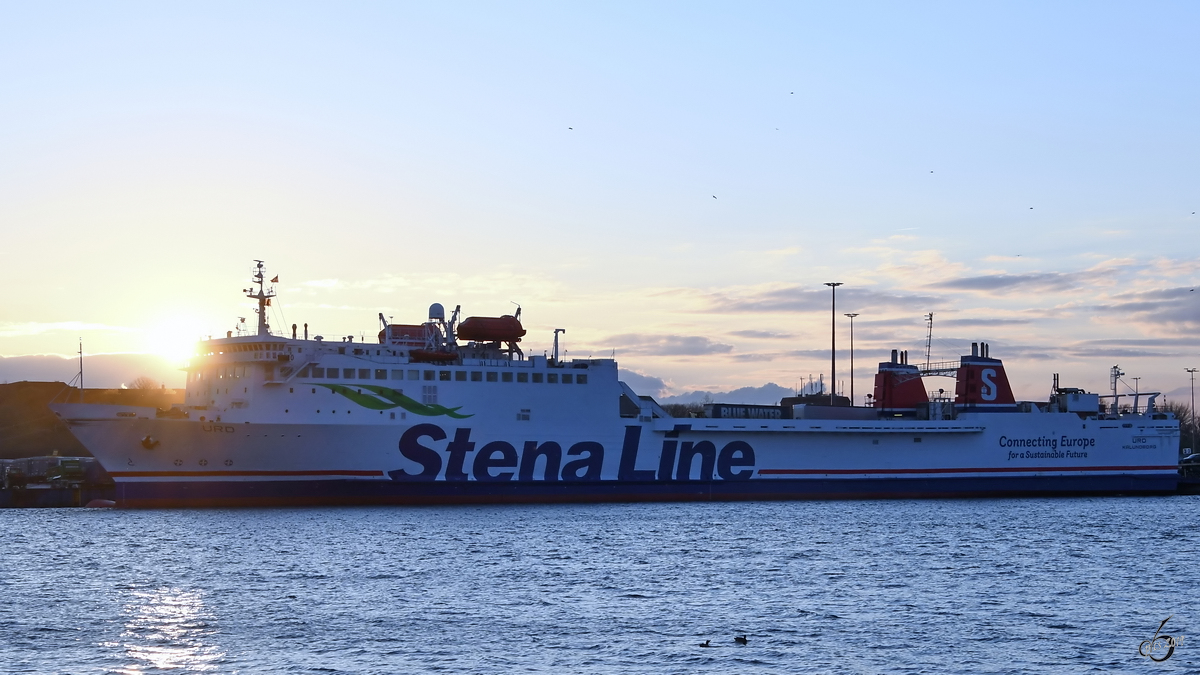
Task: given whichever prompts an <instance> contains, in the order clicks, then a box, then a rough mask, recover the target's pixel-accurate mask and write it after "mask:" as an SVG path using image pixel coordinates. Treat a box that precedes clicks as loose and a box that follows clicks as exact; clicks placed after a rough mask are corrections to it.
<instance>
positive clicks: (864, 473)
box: [54, 261, 1179, 506]
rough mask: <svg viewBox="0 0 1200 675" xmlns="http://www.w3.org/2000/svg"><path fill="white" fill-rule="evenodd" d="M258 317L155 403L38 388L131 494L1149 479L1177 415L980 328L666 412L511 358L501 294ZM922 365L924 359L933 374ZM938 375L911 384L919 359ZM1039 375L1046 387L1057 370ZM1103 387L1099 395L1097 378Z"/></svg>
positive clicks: (1070, 483)
mask: <svg viewBox="0 0 1200 675" xmlns="http://www.w3.org/2000/svg"><path fill="white" fill-rule="evenodd" d="M254 283H255V286H252V287H251V288H250V289H248V290H246V294H247V295H248V296H249V297H251V298H254V299H255V300H256V301H257V303H258V321H257V324H258V325H257V330H256V331H254V332H253V333H252V334H251V333H250V331H238V332H239V333H245V334H238V335H234V332H233V331H230V332H229V333H227V334H226V337H225V338H220V339H210V340H206V341H204V342H203V343H201V345H202V349H201V353H200V354H199V355H198V356H197V357H196V358H195V359H194V360H193V361H192V363H191V364H190V366H189V368H188V377H187V393H186V398H185V401H184V403H183V404H182V405H180V406H177V407H175V408H172V409H171V410H154V409H147V408H134V407H128V406H100V405H84V404H57V405H55V406H54V409H55V411H56V412H57V413H58V414H59V415H60V416H62V417H63V418H64V419H65V420H67V422H68V423H69V424H70V427H71V429H72V431H73V433H75V435H76V436H77V437H79V439H80V440H81V441H82V442H83V443H84V445H85V446H86V447H88V449H89V450H90V451H91V452H92V453H93V454H94V455H95V456H96V457H97V458H98V459H99V460H100V461H101V463H102V464H103V465H104V466H105V468H106V469H107V470H108V471H109V473H110V474H111V475H112V476H113V478H114V479H115V480H116V481H117V487H118V499H119V501H120V502H121V503H122V504H124V505H128V506H171V505H260V504H327V503H339V504H342V503H459V502H476V501H599V500H692V499H802V498H840V497H897V496H949V495H956V496H970V495H1015V494H1106V493H1116V492H1120V493H1165V492H1171V491H1173V490H1174V489H1175V484H1176V481H1177V478H1178V457H1177V448H1178V435H1179V424H1178V421H1177V420H1175V419H1174V418H1173V417H1172V416H1171V415H1170V413H1167V412H1163V411H1159V410H1156V409H1155V406H1154V399H1153V397H1152V396H1149V395H1146V396H1147V397H1148V402H1147V403H1146V405H1144V406H1143V405H1141V404H1140V401H1135V403H1134V405H1133V406H1132V408H1131V409H1129V410H1128V411H1122V410H1121V409H1120V408H1119V406H1118V403H1119V398H1117V397H1115V396H1114V397H1113V398H1112V403H1111V404H1110V405H1108V406H1106V405H1105V404H1104V403H1103V401H1102V398H1103V397H1100V396H1098V395H1095V394H1088V393H1087V392H1083V391H1081V390H1077V389H1063V388H1058V387H1057V386H1056V387H1055V390H1054V393H1053V394H1052V396H1051V397H1050V399H1049V400H1047V401H1045V402H1019V401H1016V400H1015V399H1014V397H1013V394H1012V390H1011V387H1010V386H1009V384H1008V379H1007V375H1006V373H1005V370H1004V366H1003V363H1002V362H1001V361H1000V360H999V359H996V358H993V357H991V356H990V353H989V348H988V346H987V345H986V344H976V345H975V346H973V348H972V353H971V354H970V355H965V356H963V357H961V359H960V360H959V361H958V362H956V363H953V364H938V368H937V369H931V368H925V369H921V368H918V367H917V366H913V365H909V364H908V363H907V355H906V354H905V353H904V352H893V356H892V358H891V359H890V360H889V361H887V362H884V363H881V364H879V369H878V372H877V374H876V378H875V391H874V392H873V394H872V398H873V405H872V406H871V407H865V408H864V407H854V406H850V405H829V403H831V402H833V403H839V402H845V403H849V401H848V400H846V399H840V398H839V397H830V396H828V395H825V396H820V397H798V398H795V399H785V400H784V401H782V402H781V403H780V405H778V406H739V405H725V404H717V405H714V406H710V408H709V414H708V416H706V417H688V418H676V417H672V416H671V415H670V414H668V413H667V412H666V411H665V410H664V409H663V408H662V407H661V406H659V405H658V404H657V403H656V402H654V401H653V399H650V398H649V397H644V396H639V395H638V394H637V393H635V392H634V391H633V390H632V389H631V388H630V387H629V386H628V385H626V384H625V383H623V382H621V381H620V380H619V379H618V375H617V364H616V362H615V360H613V359H571V360H564V359H560V358H559V355H558V350H557V337H558V331H556V332H555V338H556V347H555V350H554V353H553V355H545V356H526V355H525V354H524V352H523V351H522V350H521V347H520V342H521V340H522V338H523V337H524V336H525V334H526V331H525V329H524V327H523V326H522V324H521V321H520V310H519V309H518V310H517V312H516V313H515V314H513V315H506V316H499V317H468V318H465V319H461V320H460V315H461V308H458V307H456V308H455V310H454V311H453V312H452V313H451V314H450V317H449V318H448V319H447V317H446V312H445V310H444V309H443V308H442V306H441V305H439V304H434V305H432V306H431V307H430V311H429V316H428V319H427V320H426V321H424V322H421V323H414V324H396V323H391V322H388V321H387V320H386V319H385V318H384V316H383V315H382V314H380V316H379V320H380V325H381V329H380V331H379V334H378V340H377V342H372V343H365V342H362V341H359V342H355V341H354V340H353V338H352V337H344V338H339V339H337V340H336V341H335V340H326V339H325V338H324V337H322V336H315V337H313V338H311V339H310V338H309V336H308V330H307V326H305V328H304V334H303V336H302V337H301V336H299V335H298V334H297V333H298V329H297V326H295V325H293V326H292V327H291V336H290V337H288V336H287V335H279V334H278V332H277V331H272V330H271V327H270V325H269V323H268V321H267V314H268V312H267V307H268V306H269V303H270V302H271V300H272V299H273V298H274V291H273V289H271V288H269V287H268V286H267V282H266V281H265V272H264V271H263V264H262V263H261V261H259V262H258V267H257V268H256V272H255V275H254ZM935 370H936V372H934V371H935ZM930 374H936V375H953V376H954V377H955V389H954V395H953V397H952V398H951V397H950V396H949V395H946V394H945V390H942V392H941V394H935V395H934V396H933V397H930V396H929V395H928V393H927V391H926V389H925V386H924V384H923V377H924V376H927V375H930ZM1056 385H1057V383H1056ZM1114 394H1115V392H1114Z"/></svg>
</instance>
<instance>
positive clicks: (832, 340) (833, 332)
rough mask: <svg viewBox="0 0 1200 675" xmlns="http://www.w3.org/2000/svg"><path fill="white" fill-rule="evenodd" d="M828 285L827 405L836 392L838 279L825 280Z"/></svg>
mask: <svg viewBox="0 0 1200 675" xmlns="http://www.w3.org/2000/svg"><path fill="white" fill-rule="evenodd" d="M825 285H826V286H828V287H829V405H833V404H834V398H833V397H834V396H835V395H836V394H837V391H836V390H837V287H838V286H841V285H842V282H840V281H826V282H825Z"/></svg>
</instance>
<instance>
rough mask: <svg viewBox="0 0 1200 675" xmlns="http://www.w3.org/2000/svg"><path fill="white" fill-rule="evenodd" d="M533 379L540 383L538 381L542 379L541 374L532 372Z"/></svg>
mask: <svg viewBox="0 0 1200 675" xmlns="http://www.w3.org/2000/svg"><path fill="white" fill-rule="evenodd" d="M533 381H534V382H539V383H540V382H541V381H542V374H541V373H534V374H533Z"/></svg>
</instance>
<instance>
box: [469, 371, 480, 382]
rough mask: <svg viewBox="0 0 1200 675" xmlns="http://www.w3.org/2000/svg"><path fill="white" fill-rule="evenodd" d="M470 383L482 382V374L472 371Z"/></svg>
mask: <svg viewBox="0 0 1200 675" xmlns="http://www.w3.org/2000/svg"><path fill="white" fill-rule="evenodd" d="M471 381H472V382H483V373H481V372H479V371H478V370H472V371H471Z"/></svg>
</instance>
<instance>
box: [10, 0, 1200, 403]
mask: <svg viewBox="0 0 1200 675" xmlns="http://www.w3.org/2000/svg"><path fill="white" fill-rule="evenodd" d="M1198 27H1200V5H1197V4H1196V3H1188V2H1178V3H1172V2H1156V3H1104V2H1081V3H1067V2H1049V3H1047V2H1029V3H1019V2H1017V3H983V2H981V3H950V2H946V3H938V2H919V3H861V2H847V3H777V4H776V3H744V2H739V3H732V2H730V3H699V2H687V3H683V2H680V3H667V2H660V3H617V2H614V3H595V4H593V5H585V4H584V3H523V2H518V3H504V4H498V3H401V2H388V3H370V2H356V3H303V2H287V3H283V2H279V3H272V2H256V3H245V2H237V3H235V2H226V3H222V2H204V3H187V2H175V3H149V2H147V3H125V2H110V3H69V2H56V3H21V2H0V91H3V95H0V290H2V291H3V300H2V301H0V357H3V358H0V378H11V377H12V375H11V374H6V373H5V372H3V371H4V364H5V363H10V364H13V363H18V362H21V360H22V358H23V357H31V356H33V355H46V354H49V355H54V354H59V355H69V354H74V353H75V352H76V350H77V349H78V342H79V340H80V339H82V340H83V344H84V350H85V352H87V353H89V354H114V355H115V354H125V355H128V354H147V355H154V356H155V357H156V358H157V357H167V358H168V359H171V360H173V362H175V363H178V364H179V365H182V363H183V362H184V360H185V358H186V355H187V353H188V352H189V351H190V347H191V344H192V343H193V342H194V341H195V340H196V339H198V338H202V337H204V336H208V335H214V336H221V335H224V332H225V331H227V330H231V329H233V328H234V327H235V324H236V322H237V321H238V317H247V319H248V320H249V321H251V322H252V321H253V313H252V309H251V307H252V304H251V302H250V301H249V300H247V299H246V298H244V297H243V296H242V293H241V292H240V291H241V289H243V288H246V287H247V284H248V281H249V274H250V272H251V269H252V266H253V260H255V259H262V260H265V261H266V264H267V270H268V275H269V276H273V275H276V274H278V275H279V277H280V282H279V284H278V285H277V291H278V294H279V300H278V301H277V302H276V304H275V306H274V307H273V310H274V311H275V312H276V314H275V316H274V317H273V325H274V326H276V327H277V328H286V329H288V330H289V332H290V325H291V324H292V323H298V324H301V325H303V324H304V323H308V324H309V326H310V331H311V332H312V333H313V334H322V335H324V336H327V337H334V336H345V335H356V336H364V337H366V338H367V339H370V336H372V335H374V334H375V333H376V331H377V330H378V325H379V324H378V319H377V316H378V314H379V313H383V314H384V315H385V316H388V317H392V318H393V319H394V320H395V321H397V322H402V323H416V322H419V321H421V320H422V319H424V318H425V316H426V313H427V308H428V306H429V305H430V304H431V303H434V302H439V303H442V304H444V305H446V306H447V307H448V308H452V307H454V306H455V305H461V306H462V308H463V313H464V315H465V316H471V315H482V316H495V315H500V314H506V313H511V312H513V311H514V310H515V308H516V305H515V304H513V303H519V304H520V306H521V307H522V319H523V321H524V323H525V326H526V328H528V330H529V335H528V336H527V338H526V339H525V342H524V343H523V344H524V346H525V349H526V352H527V353H531V354H541V353H543V352H544V351H545V350H548V349H550V348H551V342H552V331H553V329H555V328H565V329H566V330H567V332H566V333H565V334H564V335H563V336H562V340H563V347H564V348H565V349H566V351H567V357H568V358H570V357H588V356H591V357H601V356H604V357H608V356H613V355H615V357H616V358H617V359H618V361H619V362H620V364H621V366H622V368H623V369H624V371H625V372H626V373H627V374H628V375H627V377H629V378H630V381H631V382H636V386H638V387H639V388H640V390H641V391H642V392H643V393H649V394H653V395H657V396H663V397H666V396H670V395H678V394H681V393H684V392H689V391H694V390H704V391H730V390H733V389H737V388H741V387H758V386H761V385H763V384H766V383H768V382H772V383H777V384H779V385H782V386H785V387H795V386H798V385H800V384H802V383H803V382H804V381H806V380H807V379H808V378H810V377H821V376H823V377H824V378H825V379H826V380H828V379H829V372H830V366H831V364H830V339H831V335H830V333H831V325H830V323H831V312H830V301H831V298H830V292H829V288H828V287H826V286H824V285H823V284H824V283H825V282H841V283H843V284H844V285H843V286H841V287H840V288H839V289H838V293H837V307H836V318H837V320H836V326H835V330H836V332H837V333H836V334H837V346H838V352H837V354H838V357H837V358H838V370H837V380H838V382H839V383H840V384H841V388H842V389H843V390H846V391H847V393H849V392H848V390H849V389H850V382H849V381H848V380H849V362H850V353H849V345H850V325H849V319H847V318H846V317H844V316H842V315H843V314H844V313H857V314H858V315H859V316H858V317H857V318H855V320H854V360H855V377H854V388H855V392H856V398H857V400H858V401H859V402H861V400H862V397H863V395H864V394H865V393H867V392H869V391H870V386H871V381H872V373H873V372H874V370H875V364H876V363H877V362H878V361H881V360H886V358H887V355H888V353H889V351H890V350H891V349H907V350H909V353H910V356H909V359H910V361H911V362H919V361H923V360H924V354H925V339H926V323H925V319H924V317H925V315H926V314H928V313H929V312H933V313H934V326H933V342H932V345H931V354H930V356H931V359H932V360H935V361H942V360H951V359H955V358H957V357H958V356H959V355H961V354H963V353H969V351H970V343H971V342H975V341H987V342H988V343H989V344H990V345H991V354H992V355H993V356H995V357H998V358H1002V359H1004V361H1005V364H1006V365H1007V370H1008V373H1009V376H1010V378H1011V380H1012V382H1013V385H1014V390H1015V392H1016V394H1017V395H1018V396H1019V397H1022V398H1030V399H1041V398H1044V396H1045V395H1047V394H1048V393H1049V389H1050V386H1051V375H1052V373H1060V374H1061V376H1062V381H1063V384H1064V385H1069V386H1081V387H1085V388H1088V389H1090V390H1093V391H1096V390H1100V391H1105V390H1107V389H1108V386H1109V383H1108V372H1109V368H1110V367H1111V366H1113V365H1120V367H1121V369H1122V370H1123V371H1124V372H1125V373H1126V374H1127V376H1126V383H1127V384H1128V385H1129V386H1135V385H1134V383H1133V381H1132V378H1134V377H1140V378H1141V379H1140V380H1138V384H1137V385H1136V386H1139V387H1140V389H1141V390H1143V391H1144V390H1156V391H1165V392H1168V393H1169V395H1171V396H1175V397H1179V396H1183V395H1185V392H1187V390H1188V377H1187V373H1186V372H1185V370H1184V369H1185V368H1189V367H1196V366H1200V334H1198V330H1197V329H1198V328H1200V297H1198V296H1200V293H1197V292H1196V291H1193V290H1192V289H1193V288H1195V287H1196V286H1197V285H1198V284H1200V255H1198V253H1200V243H1198V242H1200V238H1198V237H1197V234H1196V233H1197V229H1198V227H1200V216H1198V215H1197V214H1196V212H1197V211H1200V126H1198V125H1197V120H1200V86H1198V85H1200V41H1198V40H1196V39H1195V35H1196V32H1197V28H1198ZM356 339H358V338H356ZM122 359H123V360H121V362H122V363H126V362H129V363H133V362H136V359H135V360H133V361H130V360H129V359H128V358H125V357H122ZM24 362H26V363H28V362H29V361H28V359H25V361H24ZM63 363H66V362H63ZM114 363H115V362H114ZM148 363H149V361H148ZM155 363H157V361H156V362H155ZM149 367H150V366H147V368H149ZM176 367H178V366H176ZM58 370H61V368H59V369H58ZM58 370H56V369H55V368H47V372H46V379H52V378H60V377H62V375H61V374H60V373H59V372H58ZM51 371H54V372H51ZM158 372H160V371H158V370H156V371H155V373H158ZM171 372H174V373H175V374H173V375H172V374H167V375H163V376H162V377H163V380H164V382H166V383H167V384H168V386H178V385H179V384H180V383H181V382H182V372H181V371H171ZM22 373H23V374H22V377H26V376H28V375H27V374H24V371H22ZM140 374H142V373H138V372H132V371H131V372H130V373H129V374H128V379H129V380H132V379H133V378H134V377H137V376H138V375H140ZM112 377H113V378H115V379H121V378H120V376H119V375H113V376H112ZM172 377H174V378H177V379H176V380H171V378H172ZM937 382H938V381H936V380H930V381H929V384H930V385H931V388H935V387H937V386H946V387H947V388H950V385H951V384H952V382H951V381H950V380H946V381H945V384H944V385H939V384H938V383H937ZM97 384H98V385H100V384H101V383H97ZM104 384H106V385H107V386H115V384H114V383H107V382H106V383H104Z"/></svg>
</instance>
